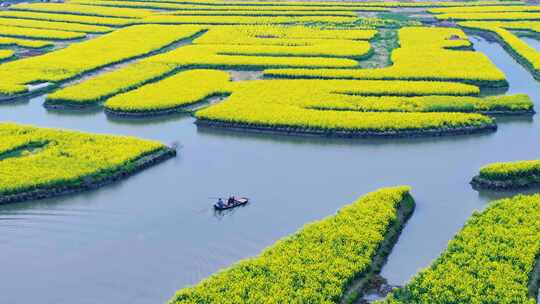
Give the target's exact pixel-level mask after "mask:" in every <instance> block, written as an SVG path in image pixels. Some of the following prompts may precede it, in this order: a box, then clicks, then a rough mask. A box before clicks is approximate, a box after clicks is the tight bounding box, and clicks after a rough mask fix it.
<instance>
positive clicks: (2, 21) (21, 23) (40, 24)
mask: <svg viewBox="0 0 540 304" xmlns="http://www.w3.org/2000/svg"><path fill="white" fill-rule="evenodd" d="M0 25H5V26H17V27H27V28H36V29H47V30H62V31H70V32H83V33H107V32H111V31H112V30H113V29H112V28H110V27H107V26H98V25H87V24H77V23H71V22H56V21H41V20H31V19H15V18H0Z"/></svg>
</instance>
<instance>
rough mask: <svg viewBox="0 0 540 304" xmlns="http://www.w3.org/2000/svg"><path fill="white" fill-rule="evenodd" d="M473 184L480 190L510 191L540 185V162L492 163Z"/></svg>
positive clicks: (481, 169) (482, 169) (473, 180)
mask: <svg viewBox="0 0 540 304" xmlns="http://www.w3.org/2000/svg"><path fill="white" fill-rule="evenodd" d="M471 184H472V185H473V186H474V187H475V188H479V189H482V188H484V189H493V190H510V189H520V188H527V187H531V186H534V185H538V184H540V160H526V161H515V162H501V163H492V164H489V165H486V166H484V167H482V168H480V173H479V174H478V175H477V176H475V177H474V178H473V179H472V181H471Z"/></svg>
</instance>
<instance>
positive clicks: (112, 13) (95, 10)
mask: <svg viewBox="0 0 540 304" xmlns="http://www.w3.org/2000/svg"><path fill="white" fill-rule="evenodd" d="M10 10H15V11H29V12H45V13H55V14H73V15H86V16H99V17H122V18H144V17H147V16H149V15H152V14H153V12H152V11H151V10H144V9H131V8H114V7H103V6H90V5H79V4H71V3H22V4H16V5H13V6H12V7H11V8H10Z"/></svg>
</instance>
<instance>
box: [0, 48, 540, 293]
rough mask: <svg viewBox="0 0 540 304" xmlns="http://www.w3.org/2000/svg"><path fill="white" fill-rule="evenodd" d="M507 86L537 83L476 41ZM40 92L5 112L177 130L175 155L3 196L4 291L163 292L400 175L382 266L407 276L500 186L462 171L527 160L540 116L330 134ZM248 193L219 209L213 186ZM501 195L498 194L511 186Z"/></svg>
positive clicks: (1, 113)
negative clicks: (104, 178)
mask: <svg viewBox="0 0 540 304" xmlns="http://www.w3.org/2000/svg"><path fill="white" fill-rule="evenodd" d="M475 48H476V49H477V50H480V51H483V52H484V53H486V54H487V55H488V56H489V57H490V58H491V59H492V60H493V61H494V62H495V63H496V64H497V65H498V66H499V67H500V68H501V69H502V70H503V71H504V72H505V73H506V75H507V77H508V80H509V82H510V89H509V92H510V93H527V94H529V95H530V96H531V97H532V98H533V99H534V100H535V101H537V102H538V101H540V85H539V84H538V83H537V82H536V81H534V80H533V78H532V77H531V76H530V74H529V73H528V72H527V71H526V70H525V69H524V68H522V67H521V66H520V65H519V64H517V63H516V62H515V61H513V60H512V59H511V57H510V56H509V55H508V54H507V53H505V52H504V50H503V49H502V48H501V47H500V46H499V45H497V44H492V43H488V42H486V41H484V40H479V41H475ZM43 101H44V98H43V97H38V98H33V99H31V100H29V101H28V100H27V101H21V102H18V103H15V104H6V105H1V106H0V120H1V121H15V122H19V123H27V124H34V125H38V126H47V127H60V128H70V129H77V130H83V131H89V132H98V133H112V134H125V135H134V136H138V137H143V138H152V139H157V140H160V141H163V142H164V143H168V144H170V143H174V142H178V143H180V145H181V149H180V151H179V152H180V153H179V156H178V157H177V158H176V159H172V160H169V161H167V162H165V163H163V164H161V165H159V166H157V167H154V168H151V169H149V170H147V171H145V172H142V173H141V174H138V175H136V176H134V177H131V178H129V179H128V180H125V181H123V182H121V183H117V184H115V185H111V186H107V187H105V188H103V189H99V190H96V191H91V192H86V193H82V194H78V195H75V196H69V197H62V198H56V199H49V200H42V201H35V202H27V203H20V204H13V205H6V206H0V231H1V233H0V259H1V260H2V261H4V262H3V263H2V278H3V282H4V283H3V286H2V292H1V293H0V302H2V303H32V302H43V303H72V302H73V300H74V299H76V300H77V302H78V303H127V302H129V303H159V302H164V301H166V300H167V299H169V298H170V297H171V296H172V295H173V293H174V291H175V290H177V289H178V288H181V287H183V286H186V285H189V284H194V283H196V282H198V281H199V280H201V279H203V278H205V277H207V276H208V275H210V274H211V273H213V272H215V271H217V270H219V269H221V268H223V267H227V266H229V265H231V264H232V263H234V262H236V261H238V260H239V259H242V258H245V257H249V256H253V255H256V254H258V253H259V252H260V251H261V250H262V249H263V248H265V247H266V246H269V245H271V244H273V243H274V242H275V241H276V240H278V239H279V238H281V237H284V236H286V235H288V234H290V233H292V232H294V231H296V230H297V229H298V228H299V227H301V226H302V225H303V224H305V223H307V222H310V221H313V220H316V219H320V218H322V217H325V216H327V215H329V214H332V213H334V212H335V211H336V209H338V208H340V207H341V206H343V205H345V204H347V203H349V202H351V201H353V200H354V199H356V198H357V197H358V196H360V195H362V194H365V193H367V192H369V191H372V190H374V189H377V188H380V187H384V186H393V185H400V184H406V185H411V186H412V187H413V195H414V197H415V198H416V200H417V209H416V211H415V214H414V215H413V217H412V218H411V220H410V221H409V223H408V225H407V226H406V228H405V230H404V231H403V234H402V236H401V238H400V240H399V242H398V244H397V245H396V247H395V248H394V251H393V253H392V254H391V255H390V257H389V261H388V264H387V265H386V266H385V267H384V269H383V273H382V275H383V276H385V277H386V278H388V280H389V282H390V283H392V284H404V283H405V282H406V281H407V280H408V279H409V278H410V277H411V276H413V275H414V274H415V273H416V272H417V271H418V270H419V269H420V268H424V267H427V266H428V265H429V264H430V262H431V261H432V259H434V258H436V257H437V256H438V255H439V254H440V252H441V251H442V250H443V249H444V248H445V246H446V244H447V242H448V240H450V239H451V238H452V236H453V235H454V234H455V233H456V232H457V231H458V230H459V229H460V228H461V227H462V225H463V223H464V222H465V221H466V220H467V218H468V217H469V216H470V214H471V213H472V211H473V210H474V209H481V208H483V207H484V206H486V204H487V202H488V201H489V200H490V199H493V198H496V197H498V196H500V195H495V194H487V193H483V194H479V193H478V192H476V191H474V190H473V189H471V187H470V186H469V184H468V182H469V180H470V179H471V177H472V176H473V175H474V174H475V173H477V171H478V168H479V167H480V166H482V165H484V164H486V163H490V162H494V161H508V160H518V159H534V158H538V156H539V155H540V153H539V150H538V148H537V147H536V146H535V145H532V144H531V143H533V142H536V141H537V138H538V134H540V123H538V122H537V120H536V119H533V118H523V117H521V118H510V119H508V118H505V119H498V120H499V130H498V131H497V132H495V133H492V134H483V135H471V136H459V137H448V138H433V139H392V140H388V139H386V140H385V139H383V140H328V139H315V138H308V139H303V138H292V137H282V136H268V135H264V136H257V135H244V134H239V133H228V132H220V131H210V130H197V129H196V127H195V125H194V124H193V119H192V118H191V117H188V116H182V115H179V116H175V117H169V118H160V119H152V120H143V121H133V120H111V119H108V118H107V117H106V116H105V115H104V114H103V113H102V112H101V111H97V112H96V111H95V112H88V113H69V112H47V110H45V109H44V108H43V107H42V103H43ZM228 193H237V194H241V195H246V196H249V197H251V198H252V200H253V203H251V204H250V205H249V206H247V207H245V208H238V209H237V210H234V211H233V212H231V213H226V214H223V215H217V214H214V212H213V210H212V209H211V204H212V200H210V199H208V197H213V196H218V195H227V194H228ZM509 195H511V194H510V193H506V194H503V196H509Z"/></svg>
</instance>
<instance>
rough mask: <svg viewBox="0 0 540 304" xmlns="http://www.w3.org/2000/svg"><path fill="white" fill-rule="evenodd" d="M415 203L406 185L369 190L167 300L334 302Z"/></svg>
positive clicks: (367, 270) (364, 271) (364, 272)
mask: <svg viewBox="0 0 540 304" xmlns="http://www.w3.org/2000/svg"><path fill="white" fill-rule="evenodd" d="M413 208H414V200H413V198H412V197H411V196H410V194H409V188H408V187H394V188H384V189H380V190H378V191H375V192H372V193H369V194H367V195H365V196H364V197H362V198H360V199H359V200H357V201H356V202H354V203H352V204H351V205H348V206H345V207H343V208H342V209H341V210H339V211H338V212H337V214H336V215H334V216H331V217H328V218H326V219H323V220H321V221H318V222H314V223H311V224H308V225H306V226H304V227H303V228H302V229H301V230H299V231H298V232H297V233H295V234H293V235H292V236H289V237H287V238H284V239H282V240H280V241H278V242H277V243H276V244H275V245H273V246H271V247H270V248H267V249H266V250H264V251H263V252H262V253H261V254H260V255H259V256H258V257H255V258H250V259H246V260H243V261H241V262H239V263H238V264H236V265H234V266H232V267H231V268H229V269H226V270H223V271H220V272H218V273H216V274H214V275H212V276H211V277H210V278H208V279H206V280H204V281H202V282H200V283H199V284H197V285H196V286H193V287H189V288H184V289H181V290H180V291H178V292H177V294H176V295H175V296H174V297H173V299H172V300H171V301H170V303H200V304H203V303H337V302H339V301H340V299H341V298H342V297H343V295H344V293H345V291H346V290H347V287H349V286H350V285H351V284H352V283H353V282H354V281H355V280H359V279H362V278H365V277H366V276H368V275H370V274H371V271H372V270H371V264H372V261H373V259H374V258H375V256H376V255H377V253H378V251H382V252H384V253H385V254H388V253H389V251H390V249H391V246H392V245H393V242H391V244H389V246H390V248H382V246H381V244H383V243H384V241H385V239H386V238H387V236H388V235H389V234H391V233H392V232H396V231H397V232H399V231H401V229H402V227H403V224H404V222H405V221H406V219H407V218H408V216H409V215H410V214H411V213H412V210H413ZM399 213H402V216H401V217H400V216H399ZM403 215H405V216H403ZM400 218H401V219H402V221H400ZM396 234H397V233H396Z"/></svg>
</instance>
